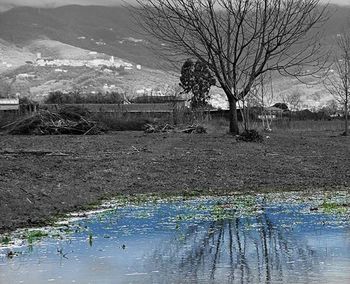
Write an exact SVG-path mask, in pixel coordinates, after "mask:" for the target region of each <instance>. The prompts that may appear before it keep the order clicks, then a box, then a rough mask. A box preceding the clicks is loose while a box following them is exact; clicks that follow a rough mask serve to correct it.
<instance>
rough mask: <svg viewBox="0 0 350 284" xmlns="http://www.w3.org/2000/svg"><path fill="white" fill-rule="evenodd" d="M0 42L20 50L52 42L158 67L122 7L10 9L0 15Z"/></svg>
mask: <svg viewBox="0 0 350 284" xmlns="http://www.w3.org/2000/svg"><path fill="white" fill-rule="evenodd" d="M0 38H2V39H4V40H6V41H8V42H11V43H15V44H17V45H19V46H21V47H24V46H26V45H27V44H28V43H29V42H31V41H32V40H35V39H52V40H56V41H59V42H62V43H66V44H69V45H72V46H76V47H80V48H83V49H88V50H94V51H97V52H100V53H106V54H109V55H114V56H116V57H119V58H124V59H126V60H129V61H132V62H134V63H136V64H142V65H146V66H148V67H152V68H159V67H162V63H160V61H159V57H158V56H157V55H155V54H154V53H153V52H152V51H151V50H150V49H149V48H147V44H148V43H147V40H146V39H145V37H144V36H142V35H141V33H140V30H139V28H138V27H137V26H135V24H134V23H133V19H132V16H131V15H130V12H129V11H128V10H127V9H126V8H122V7H99V6H77V5H73V6H64V7H60V8H55V9H43V8H41V9H39V8H29V7H21V8H14V9H12V10H9V11H6V12H3V13H0ZM163 64H164V62H163ZM164 65H165V64H164ZM163 67H164V66H163Z"/></svg>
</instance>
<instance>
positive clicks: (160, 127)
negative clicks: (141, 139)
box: [144, 123, 174, 133]
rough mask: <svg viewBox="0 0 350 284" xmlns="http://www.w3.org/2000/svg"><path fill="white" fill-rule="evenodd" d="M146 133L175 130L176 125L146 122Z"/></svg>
mask: <svg viewBox="0 0 350 284" xmlns="http://www.w3.org/2000/svg"><path fill="white" fill-rule="evenodd" d="M144 128H145V133H161V132H162V133H164V132H172V131H174V126H172V125H169V124H148V123H147V124H146V125H145V127H144Z"/></svg>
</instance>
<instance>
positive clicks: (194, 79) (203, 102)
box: [180, 59, 216, 109]
mask: <svg viewBox="0 0 350 284" xmlns="http://www.w3.org/2000/svg"><path fill="white" fill-rule="evenodd" d="M215 84H216V80H215V77H214V76H213V75H212V74H211V72H210V70H209V68H208V65H206V64H205V63H204V62H201V61H197V62H193V61H192V60H191V59H188V60H186V62H185V63H184V65H183V66H182V68H181V77H180V86H181V87H182V88H183V90H184V92H185V93H190V92H191V93H192V97H191V107H192V108H193V109H198V108H201V107H205V106H207V105H208V100H209V99H210V96H209V91H210V87H211V86H213V85H215Z"/></svg>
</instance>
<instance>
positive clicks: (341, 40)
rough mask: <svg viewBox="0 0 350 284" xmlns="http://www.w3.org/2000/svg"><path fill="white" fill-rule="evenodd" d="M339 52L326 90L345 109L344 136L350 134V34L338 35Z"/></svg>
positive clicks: (327, 79)
mask: <svg viewBox="0 0 350 284" xmlns="http://www.w3.org/2000/svg"><path fill="white" fill-rule="evenodd" d="M337 46H338V50H337V51H336V55H335V56H334V63H333V68H334V69H331V70H329V72H328V76H327V77H326V79H325V81H324V82H325V83H324V85H325V88H326V89H327V90H328V91H329V93H331V94H332V95H333V96H334V98H335V99H336V100H337V101H338V102H339V103H340V104H341V105H342V106H343V108H344V117H345V123H344V130H345V131H344V135H345V136H347V135H348V133H349V126H348V117H349V93H350V33H343V34H338V36H337Z"/></svg>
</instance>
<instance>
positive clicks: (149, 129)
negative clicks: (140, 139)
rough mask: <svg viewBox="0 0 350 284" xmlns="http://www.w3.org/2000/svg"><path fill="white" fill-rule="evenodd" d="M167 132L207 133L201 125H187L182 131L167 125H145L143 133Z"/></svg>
mask: <svg viewBox="0 0 350 284" xmlns="http://www.w3.org/2000/svg"><path fill="white" fill-rule="evenodd" d="M168 132H180V133H181V132H182V133H207V130H206V129H205V128H204V127H203V126H202V125H197V124H193V125H189V126H187V127H186V128H184V129H181V128H175V127H174V126H172V125H169V124H146V125H145V133H168Z"/></svg>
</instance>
